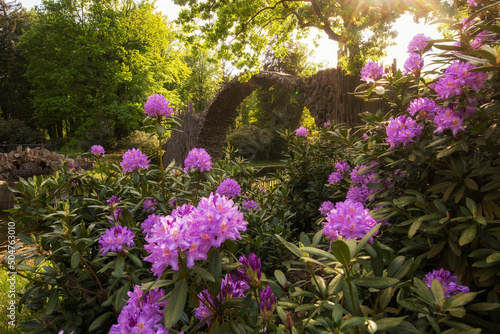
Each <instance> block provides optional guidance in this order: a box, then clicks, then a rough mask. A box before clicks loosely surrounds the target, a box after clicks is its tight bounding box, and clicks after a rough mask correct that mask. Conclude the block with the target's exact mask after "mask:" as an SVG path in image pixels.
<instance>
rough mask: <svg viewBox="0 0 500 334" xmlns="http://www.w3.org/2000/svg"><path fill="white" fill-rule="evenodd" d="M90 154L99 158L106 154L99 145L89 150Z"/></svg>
mask: <svg viewBox="0 0 500 334" xmlns="http://www.w3.org/2000/svg"><path fill="white" fill-rule="evenodd" d="M90 153H92V154H93V155H96V156H100V155H104V153H106V151H104V147H102V146H101V145H94V146H92V147H91V148H90Z"/></svg>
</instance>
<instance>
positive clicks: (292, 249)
mask: <svg viewBox="0 0 500 334" xmlns="http://www.w3.org/2000/svg"><path fill="white" fill-rule="evenodd" d="M274 236H275V237H276V238H278V240H279V241H281V243H282V244H283V245H285V247H286V248H288V250H289V251H290V252H292V253H293V254H294V255H295V256H297V257H298V258H301V257H302V253H301V251H300V249H299V247H297V246H296V245H294V244H293V243H291V242H288V241H286V240H285V239H283V238H282V237H281V236H280V235H278V234H275V235H274Z"/></svg>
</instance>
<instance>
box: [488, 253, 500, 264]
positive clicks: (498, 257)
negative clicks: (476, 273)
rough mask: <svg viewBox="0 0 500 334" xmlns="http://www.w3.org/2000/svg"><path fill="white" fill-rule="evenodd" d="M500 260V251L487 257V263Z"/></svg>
mask: <svg viewBox="0 0 500 334" xmlns="http://www.w3.org/2000/svg"><path fill="white" fill-rule="evenodd" d="M498 261H500V253H493V254H491V255H489V256H488V257H487V258H486V263H494V262H498Z"/></svg>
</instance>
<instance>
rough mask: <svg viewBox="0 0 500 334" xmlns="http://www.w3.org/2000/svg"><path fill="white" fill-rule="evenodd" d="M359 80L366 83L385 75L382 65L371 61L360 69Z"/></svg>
mask: <svg viewBox="0 0 500 334" xmlns="http://www.w3.org/2000/svg"><path fill="white" fill-rule="evenodd" d="M360 74H361V80H363V81H364V82H366V83H370V82H375V81H376V80H378V79H380V78H382V77H383V76H385V72H384V67H383V66H382V65H379V64H378V63H375V62H371V63H368V64H366V65H365V66H364V67H363V68H362V69H361V72H360Z"/></svg>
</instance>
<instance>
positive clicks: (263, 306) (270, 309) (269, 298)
mask: <svg viewBox="0 0 500 334" xmlns="http://www.w3.org/2000/svg"><path fill="white" fill-rule="evenodd" d="M275 308H276V297H274V294H273V290H272V289H271V287H270V286H269V285H268V286H266V287H265V288H264V289H263V290H261V291H260V315H261V317H262V320H264V321H265V322H267V321H269V320H271V317H272V315H273V313H274V309H275Z"/></svg>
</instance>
